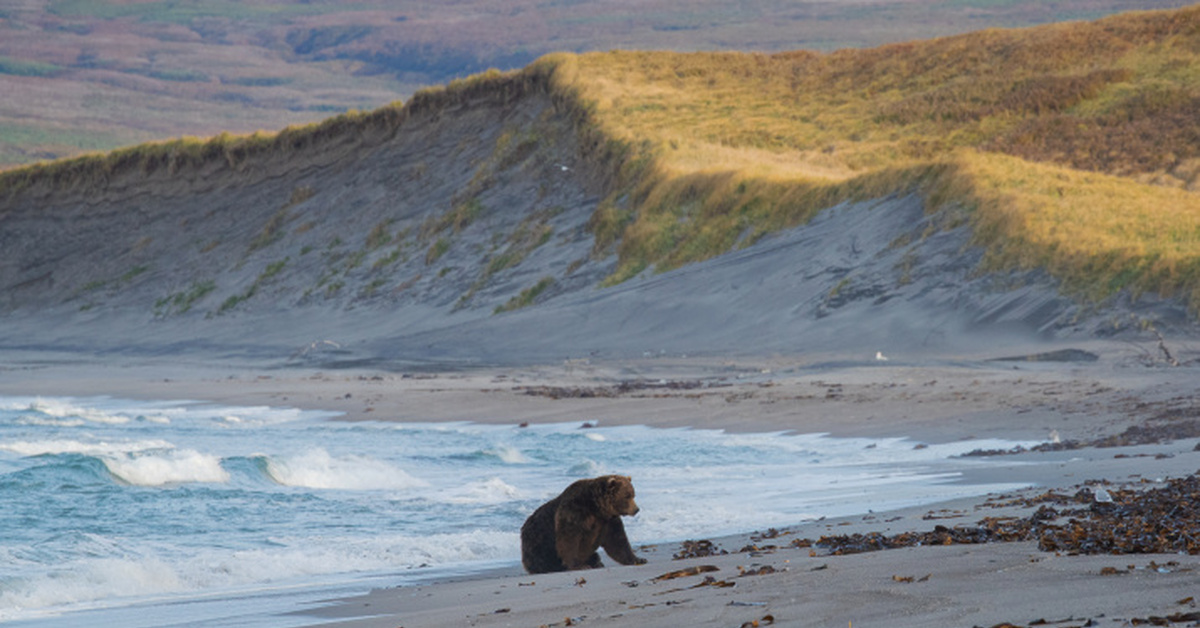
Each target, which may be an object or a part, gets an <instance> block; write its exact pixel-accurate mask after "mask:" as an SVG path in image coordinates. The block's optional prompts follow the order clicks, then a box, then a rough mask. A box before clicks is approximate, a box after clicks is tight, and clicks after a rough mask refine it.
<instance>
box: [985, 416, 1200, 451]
mask: <svg viewBox="0 0 1200 628" xmlns="http://www.w3.org/2000/svg"><path fill="white" fill-rule="evenodd" d="M1198 411H1200V410H1198ZM1152 422H1154V423H1153V424H1152ZM1197 436H1200V420H1196V419H1190V420H1181V419H1180V418H1179V417H1170V418H1169V419H1167V418H1155V419H1151V420H1150V421H1147V422H1146V423H1144V424H1142V425H1132V426H1130V427H1128V428H1126V429H1125V431H1123V432H1121V433H1120V434H1113V435H1110V436H1104V437H1102V438H1097V439H1094V440H1088V441H1080V440H1075V439H1070V440H1064V441H1061V442H1054V443H1041V444H1040V445H1034V446H1033V447H1025V446H1024V445H1017V446H1016V447H1013V448H1012V449H976V450H974V451H969V452H967V453H965V454H963V456H964V457H972V456H1003V455H1008V454H1023V453H1026V452H1047V451H1070V450H1074V449H1083V448H1085V447H1100V448H1105V447H1127V446H1132V445H1157V444H1161V443H1168V442H1171V441H1176V440H1184V439H1188V438H1196V437H1197Z"/></svg>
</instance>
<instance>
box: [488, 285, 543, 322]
mask: <svg viewBox="0 0 1200 628" xmlns="http://www.w3.org/2000/svg"><path fill="white" fill-rule="evenodd" d="M554 283H555V282H554V278H553V277H543V278H542V279H541V280H539V281H538V282H537V283H536V284H534V285H532V286H530V287H528V288H526V289H524V290H522V291H521V294H518V295H517V296H515V297H513V298H511V299H509V301H508V303H505V304H504V305H498V306H496V309H495V310H494V311H493V312H492V313H493V314H501V313H503V312H511V311H513V310H519V309H521V308H523V307H529V306H530V305H533V304H534V303H535V302H536V301H537V298H538V297H539V296H541V295H542V293H543V292H545V291H546V290H547V289H549V288H550V287H551V286H553V285H554Z"/></svg>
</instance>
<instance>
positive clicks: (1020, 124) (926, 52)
mask: <svg viewBox="0 0 1200 628" xmlns="http://www.w3.org/2000/svg"><path fill="white" fill-rule="evenodd" d="M531 90H539V91H546V92H548V93H549V94H550V95H551V97H553V98H554V99H555V101H556V102H557V103H558V105H559V106H560V107H562V108H563V109H564V110H566V111H569V112H570V113H571V114H572V116H573V119H574V120H575V124H576V129H577V132H578V134H579V136H580V138H581V139H582V140H583V145H584V146H585V150H586V152H587V156H588V157H589V159H590V161H591V163H592V165H593V168H594V169H595V171H596V174H597V175H598V176H600V177H602V178H603V180H605V181H606V182H607V184H608V189H609V190H610V194H609V196H608V198H607V199H606V200H605V201H604V202H603V203H601V206H600V208H599V209H598V210H597V211H596V214H595V215H594V216H593V219H592V228H593V232H594V234H595V237H596V246H597V249H598V250H599V251H607V250H612V249H613V248H615V250H616V251H617V253H618V255H619V264H618V268H617V271H616V272H615V273H614V275H613V276H612V277H611V278H610V282H619V281H622V280H624V279H627V278H629V277H632V276H634V275H636V274H637V273H639V272H641V271H642V270H644V269H646V268H651V267H653V268H655V269H657V270H665V269H669V268H673V267H677V266H679V265H682V264H686V263H689V262H693V261H698V260H702V259H707V258H710V257H713V256H715V255H718V254H721V253H723V252H726V251H728V250H731V249H732V248H735V247H738V246H743V245H746V244H748V243H751V242H753V241H754V240H755V239H757V238H758V237H760V236H761V235H763V234H766V233H770V232H772V231H775V230H778V229H781V228H786V227H789V226H794V225H798V224H802V223H803V222H805V221H806V220H808V219H809V218H810V217H811V216H813V215H814V214H815V213H816V212H818V211H820V210H822V209H825V208H827V207H830V206H832V205H835V204H837V203H838V202H841V201H845V200H867V199H871V198H879V197H883V196H887V195H890V194H898V193H910V192H917V193H920V194H923V195H924V196H925V197H926V199H927V201H928V205H929V209H930V210H931V211H936V210H939V209H942V208H947V207H961V208H963V209H965V210H966V211H965V212H963V213H962V215H963V216H964V217H965V219H967V220H970V221H971V222H972V225H973V228H974V232H975V235H976V241H977V242H978V243H979V244H980V245H982V246H985V247H986V250H987V252H988V253H987V257H986V260H987V262H986V263H987V264H988V267H989V268H997V269H998V268H1006V267H1020V268H1032V267H1044V268H1046V269H1047V270H1048V271H1049V272H1051V273H1053V274H1054V275H1055V276H1057V277H1059V278H1061V279H1062V280H1063V281H1064V285H1066V286H1067V288H1068V289H1070V290H1072V291H1074V292H1076V293H1078V294H1081V295H1084V296H1087V297H1089V298H1094V299H1099V298H1104V297H1106V296H1109V295H1112V294H1114V293H1115V292H1117V291H1120V290H1128V291H1130V292H1132V293H1134V294H1138V293H1141V292H1152V293H1157V294H1162V295H1164V296H1182V297H1184V298H1185V299H1186V300H1187V301H1188V302H1189V304H1190V305H1191V307H1192V309H1193V311H1196V310H1200V6H1193V7H1190V8H1186V9H1181V10H1175V11H1155V12H1143V13H1130V14H1124V15H1119V16H1114V17H1111V18H1106V19H1103V20H1099V21H1096V22H1086V23H1066V24H1054V25H1048V26H1042V27H1036V28H1030V29H1021V30H989V31H983V32H979V33H972V34H969V35H964V36H957V37H949V38H943V39H936V40H929V41H920V42H912V43H906V44H898V45H891V46H884V47H881V48H874V49H868V50H843V51H838V52H834V53H830V54H819V53H812V52H794V53H781V54H774V55H766V54H744V53H669V52H620V51H615V52H608V53H588V54H581V55H574V54H554V55H548V56H546V57H543V58H542V59H540V60H538V61H536V62H535V63H533V64H531V65H530V66H529V67H527V68H525V69H524V70H521V71H518V72H513V73H499V72H489V73H486V74H483V75H478V76H475V77H471V78H469V79H466V80H463V81H456V82H454V83H451V84H450V85H447V86H445V87H440V88H434V89H429V90H424V91H422V92H419V93H418V94H416V95H415V96H414V97H413V98H412V99H410V100H409V101H408V102H407V103H404V104H399V103H397V104H394V105H390V106H388V107H384V108H381V109H379V110H376V111H373V112H369V113H350V114H345V115H342V116H338V117H335V118H331V119H329V120H326V121H325V122H322V123H319V124H314V125H309V126H306V127H291V128H288V129H285V130H284V131H282V132H280V133H278V134H256V135H253V136H229V135H222V136H218V137H216V138H212V139H208V140H196V139H183V140H176V141H173V142H166V143H157V144H147V145H141V146H136V147H132V148H129V149H123V150H119V151H114V152H112V153H107V154H103V155H92V156H87V157H81V158H76V159H68V160H63V161H59V162H50V163H47V164H38V165H34V166H30V167H25V168H20V169H16V170H11V171H8V172H4V173H0V195H7V194H10V193H14V192H16V191H18V190H20V189H24V188H26V187H30V186H38V185H42V186H45V185H49V186H50V189H58V188H69V187H73V186H84V187H87V186H91V185H96V184H98V183H101V182H103V181H106V180H108V178H109V177H111V176H112V175H113V174H114V173H116V172H128V171H135V172H139V171H140V172H143V173H147V174H150V173H155V172H160V171H163V172H168V173H174V172H180V171H183V170H184V169H186V168H189V167H198V166H200V165H204V164H211V163H213V162H217V163H219V164H222V165H224V166H228V167H229V168H231V169H241V168H243V167H245V166H246V164H250V163H253V162H254V160H256V159H259V158H265V157H271V158H279V157H281V156H282V157H283V158H286V156H287V155H288V154H289V152H291V151H297V150H303V149H305V148H306V147H308V146H314V145H317V144H320V143H321V142H322V141H324V140H325V139H328V138H333V137H339V136H342V135H343V134H346V133H357V134H358V135H359V136H360V137H363V136H367V135H375V136H378V135H380V134H383V135H387V134H389V133H395V132H397V129H399V128H400V127H401V126H402V125H403V124H404V123H405V122H406V121H407V120H409V119H411V118H412V117H413V116H415V115H417V114H419V113H421V112H422V111H428V110H430V109H438V108H441V107H446V106H449V105H451V104H457V103H463V102H468V101H472V102H473V101H478V100H481V99H492V100H497V99H499V100H506V99H511V98H517V97H520V96H521V95H522V94H525V93H528V92H529V91H531Z"/></svg>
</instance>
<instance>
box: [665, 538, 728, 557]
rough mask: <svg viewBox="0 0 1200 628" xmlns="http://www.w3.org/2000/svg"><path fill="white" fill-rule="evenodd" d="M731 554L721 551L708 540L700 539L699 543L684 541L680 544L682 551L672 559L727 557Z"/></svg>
mask: <svg viewBox="0 0 1200 628" xmlns="http://www.w3.org/2000/svg"><path fill="white" fill-rule="evenodd" d="M728 553H729V552H727V551H725V550H723V549H721V548H720V547H719V546H717V545H716V544H715V543H713V542H712V541H710V540H708V539H700V540H699V541H692V540H688V541H684V542H683V543H680V550H679V552H678V553H677V554H674V555H673V556H672V557H671V558H673V559H674V560H683V559H685V558H705V557H708V556H725V555H726V554H728Z"/></svg>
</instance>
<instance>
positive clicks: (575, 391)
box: [513, 379, 729, 399]
mask: <svg viewBox="0 0 1200 628" xmlns="http://www.w3.org/2000/svg"><path fill="white" fill-rule="evenodd" d="M718 386H729V384H725V383H714V382H703V381H699V380H685V381H676V380H670V381H668V380H656V381H649V380H641V379H638V380H625V381H622V382H618V383H616V384H613V385H611V386H517V387H515V388H513V390H519V391H522V392H523V393H524V394H526V395H529V396H532V397H549V398H551V399H593V398H612V397H620V396H621V395H626V394H629V393H633V392H641V391H646V390H660V391H675V390H695V389H698V388H714V387H718Z"/></svg>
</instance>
